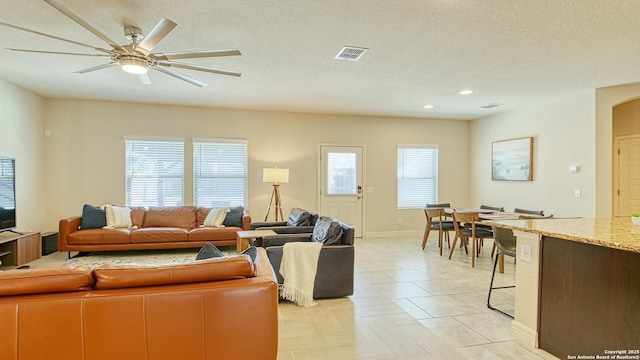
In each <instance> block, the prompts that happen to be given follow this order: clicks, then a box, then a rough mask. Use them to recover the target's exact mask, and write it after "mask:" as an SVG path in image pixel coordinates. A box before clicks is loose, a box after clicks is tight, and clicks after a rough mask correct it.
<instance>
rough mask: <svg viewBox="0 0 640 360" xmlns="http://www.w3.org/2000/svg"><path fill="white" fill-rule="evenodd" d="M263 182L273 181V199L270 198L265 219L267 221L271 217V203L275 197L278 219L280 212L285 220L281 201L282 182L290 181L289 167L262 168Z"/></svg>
mask: <svg viewBox="0 0 640 360" xmlns="http://www.w3.org/2000/svg"><path fill="white" fill-rule="evenodd" d="M262 182H266V183H273V191H272V192H271V200H269V207H268V208H267V215H265V216H264V221H267V218H269V212H270V211H271V204H272V203H273V199H274V198H275V200H276V210H275V212H276V221H278V214H280V219H281V220H284V216H283V215H282V203H281V201H280V183H284V184H286V183H288V182H289V169H279V168H264V169H262Z"/></svg>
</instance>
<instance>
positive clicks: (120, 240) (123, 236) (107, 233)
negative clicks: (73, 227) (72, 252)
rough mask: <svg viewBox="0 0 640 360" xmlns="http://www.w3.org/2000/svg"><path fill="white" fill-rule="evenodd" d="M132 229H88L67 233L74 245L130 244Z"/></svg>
mask: <svg viewBox="0 0 640 360" xmlns="http://www.w3.org/2000/svg"><path fill="white" fill-rule="evenodd" d="M129 233H131V230H130V229H127V228H123V229H87V230H83V231H75V232H72V233H71V234H69V235H67V243H68V244H72V245H100V244H128V243H129Z"/></svg>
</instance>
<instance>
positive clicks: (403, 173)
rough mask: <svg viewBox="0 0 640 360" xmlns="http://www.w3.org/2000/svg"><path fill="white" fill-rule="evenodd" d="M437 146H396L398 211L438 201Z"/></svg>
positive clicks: (422, 206)
mask: <svg viewBox="0 0 640 360" xmlns="http://www.w3.org/2000/svg"><path fill="white" fill-rule="evenodd" d="M437 200H438V146H436V145H398V209H418V208H419V209H423V208H424V207H425V205H426V204H427V203H437V202H438V201H437Z"/></svg>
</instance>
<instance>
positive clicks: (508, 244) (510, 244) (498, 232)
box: [454, 226, 516, 319]
mask: <svg viewBox="0 0 640 360" xmlns="http://www.w3.org/2000/svg"><path fill="white" fill-rule="evenodd" d="M493 239H494V244H496V247H497V248H498V254H497V255H496V258H495V260H494V261H493V273H492V274H491V283H490V284H489V296H488V297H487V307H488V308H489V309H491V310H495V311H497V312H499V313H501V314H504V315H506V316H508V317H510V318H512V319H513V316H512V315H510V314H507V313H506V312H504V311H502V310H500V309H497V308H495V307H493V306H491V291H492V290H495V289H508V288H514V287H516V286H515V285H511V286H496V287H493V279H494V277H495V276H496V266H497V265H498V258H499V257H500V256H499V255H500V254H502V255H507V256H511V257H513V258H515V257H516V237H515V236H514V235H513V231H512V230H511V229H504V228H499V227H495V226H494V227H493ZM454 243H455V241H454Z"/></svg>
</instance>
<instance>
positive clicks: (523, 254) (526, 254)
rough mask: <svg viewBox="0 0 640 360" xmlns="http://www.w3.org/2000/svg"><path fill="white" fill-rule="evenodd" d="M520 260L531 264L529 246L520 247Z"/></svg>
mask: <svg viewBox="0 0 640 360" xmlns="http://www.w3.org/2000/svg"><path fill="white" fill-rule="evenodd" d="M520 259H522V261H526V262H529V263H530V262H531V246H530V245H522V246H520Z"/></svg>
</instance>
